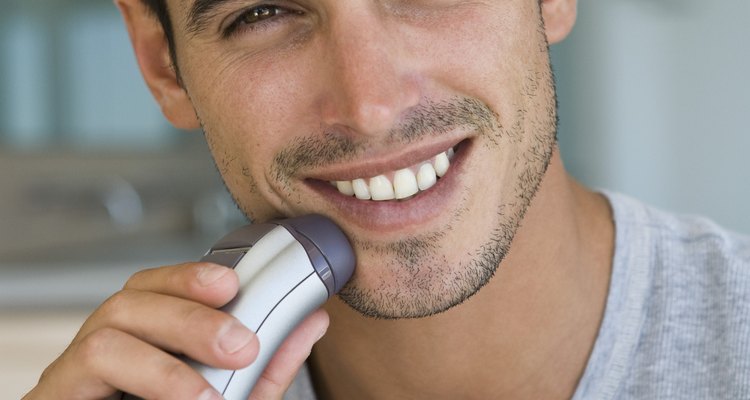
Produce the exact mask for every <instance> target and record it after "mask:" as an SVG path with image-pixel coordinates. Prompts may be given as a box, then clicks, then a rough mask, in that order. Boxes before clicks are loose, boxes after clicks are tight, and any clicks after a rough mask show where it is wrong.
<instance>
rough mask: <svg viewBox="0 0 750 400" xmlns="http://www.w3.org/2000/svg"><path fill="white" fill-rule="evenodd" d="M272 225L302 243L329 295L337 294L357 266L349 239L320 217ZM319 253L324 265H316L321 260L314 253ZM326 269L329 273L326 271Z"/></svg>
mask: <svg viewBox="0 0 750 400" xmlns="http://www.w3.org/2000/svg"><path fill="white" fill-rule="evenodd" d="M271 223H273V224H278V225H281V226H283V227H284V228H286V229H287V230H288V231H289V232H290V233H291V234H292V235H293V236H294V237H295V238H296V239H297V240H298V241H299V242H300V243H302V246H304V247H305V250H307V253H308V255H309V256H310V260H311V261H312V262H313V266H314V267H315V270H316V271H317V272H318V275H320V277H321V279H323V280H324V281H325V282H326V286H327V287H328V291H329V296H333V295H334V294H336V293H338V292H339V291H340V290H341V288H343V287H344V285H345V284H346V282H348V281H349V278H351V276H352V274H353V273H354V266H355V264H356V261H355V258H354V251H353V250H352V246H351V244H349V239H347V237H346V235H344V232H342V231H341V228H339V227H338V226H337V225H336V224H334V223H333V221H331V220H330V219H328V218H326V217H324V216H322V215H318V214H310V215H304V216H301V217H295V218H289V219H283V220H277V221H272V222H271ZM316 250H317V251H316ZM318 252H319V253H320V255H322V257H323V258H324V259H325V263H321V262H319V261H323V260H319V256H318V255H317V254H315V253H318ZM318 260H319V261H318ZM328 267H330V272H328V271H326V269H328ZM329 274H330V275H329ZM328 276H330V278H328Z"/></svg>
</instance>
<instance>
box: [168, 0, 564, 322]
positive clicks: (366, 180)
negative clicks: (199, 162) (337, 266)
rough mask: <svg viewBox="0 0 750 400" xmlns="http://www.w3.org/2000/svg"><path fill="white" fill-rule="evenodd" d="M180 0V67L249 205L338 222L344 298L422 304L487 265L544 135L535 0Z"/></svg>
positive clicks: (267, 212) (545, 79) (520, 206)
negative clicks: (350, 253)
mask: <svg viewBox="0 0 750 400" xmlns="http://www.w3.org/2000/svg"><path fill="white" fill-rule="evenodd" d="M194 2H200V0H170V4H169V5H170V9H171V10H173V11H172V20H173V21H174V22H173V25H174V30H175V44H176V49H177V51H176V53H177V60H178V66H179V69H180V71H181V75H182V79H183V83H184V87H185V89H186V91H187V93H188V94H189V95H190V98H191V99H192V103H193V106H194V108H195V111H196V114H197V115H198V117H199V118H200V120H201V122H202V125H203V128H204V130H205V135H206V138H207V141H208V143H209V146H210V148H211V151H212V153H213V156H214V158H215V160H216V164H217V166H218V168H219V169H220V171H221V174H222V176H223V178H224V180H225V183H226V185H227V187H228V188H229V190H230V191H231V192H232V194H233V196H234V198H235V200H236V201H237V204H238V205H239V206H240V207H241V209H242V210H243V211H244V212H245V213H246V214H247V215H248V216H249V217H250V218H252V219H253V220H255V221H264V220H267V219H269V218H274V217H281V216H293V215H301V214H307V213H319V214H324V215H327V216H329V217H330V218H332V219H333V220H334V221H336V222H337V223H338V224H339V225H340V226H341V227H342V228H343V229H344V231H345V232H346V233H347V235H348V236H349V238H350V239H351V240H352V242H353V244H354V247H355V252H356V255H357V259H358V266H357V270H356V272H355V275H354V278H353V280H352V281H351V282H350V284H349V285H348V286H347V287H346V288H345V289H344V291H343V293H342V298H343V299H344V300H345V301H347V302H348V303H349V304H350V305H352V306H353V307H354V308H356V309H357V310H359V311H361V312H363V313H365V314H368V315H373V316H378V317H415V316H424V315H430V314H432V313H435V312H439V311H442V310H444V309H447V308H448V307H450V306H452V305H455V304H457V303H459V302H461V301H462V300H464V299H465V298H467V297H468V296H470V295H472V294H473V293H475V292H476V291H477V290H478V289H479V287H481V286H482V285H484V284H485V283H486V282H487V280H488V279H489V278H490V277H491V276H492V274H493V273H494V271H495V269H496V268H497V267H498V265H499V263H500V261H501V260H502V258H503V257H504V255H505V253H506V252H507V250H508V248H509V246H510V242H511V240H512V238H513V236H514V234H515V231H516V228H517V226H518V224H519V221H520V219H521V218H522V217H523V214H524V212H525V209H526V207H527V206H528V204H529V202H530V200H531V198H532V197H533V195H534V193H535V191H536V188H537V186H538V184H539V182H540V180H541V177H542V176H543V174H544V171H545V169H546V167H547V164H548V162H549V158H550V155H551V152H552V149H553V147H554V135H555V118H556V117H555V101H554V89H553V83H552V76H551V72H550V67H549V62H548V53H547V46H546V40H545V33H544V29H543V27H542V23H541V16H540V9H539V4H538V2H537V1H536V0H511V1H496V0H486V1H459V0H414V1H404V0H378V1H375V0H289V1H278V2H271V3H273V4H274V5H266V6H253V5H251V4H249V3H248V2H247V1H244V0H229V1H224V2H220V1H214V2H208V4H211V3H213V4H214V6H213V7H195V6H194ZM191 8H192V9H193V11H192V12H191ZM443 153H446V154H448V153H451V154H452V153H455V155H451V160H450V166H449V167H448V168H447V171H445V169H446V168H445V158H444V156H443V155H442V154H443ZM436 156H439V158H442V160H440V161H435V159H436ZM425 165H430V166H425ZM422 169H423V172H422V173H421V174H420V170H422ZM431 169H432V170H434V169H437V170H438V172H439V173H440V175H443V176H442V177H438V178H435V173H433V172H432V171H431ZM402 170H409V171H411V172H407V171H402ZM399 171H400V172H399ZM443 173H444V174H443ZM420 175H421V176H420ZM373 177H378V178H376V179H371V178H373ZM414 180H417V185H416V190H417V191H416V193H415V187H414ZM434 180H436V182H433V181H434ZM394 181H396V182H395V184H394ZM331 182H344V183H342V184H340V187H341V189H342V190H343V191H344V192H345V193H342V192H341V191H340V190H338V188H337V187H334V186H333V185H332V184H331ZM352 183H353V184H354V186H355V187H357V189H358V190H357V194H358V195H359V197H366V196H365V194H366V193H365V192H369V194H370V195H371V196H375V197H376V198H378V199H379V198H381V197H384V198H389V197H390V191H394V192H395V193H394V195H397V196H398V197H403V196H406V197H405V198H403V199H392V200H372V199H371V200H364V199H359V198H357V196H352V195H351V193H350V192H349V188H348V186H350V185H351V184H352ZM420 187H421V188H423V189H425V190H422V189H420ZM389 188H390V189H389Z"/></svg>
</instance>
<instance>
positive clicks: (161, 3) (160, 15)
mask: <svg viewBox="0 0 750 400" xmlns="http://www.w3.org/2000/svg"><path fill="white" fill-rule="evenodd" d="M141 2H142V3H143V4H144V5H145V6H146V7H147V8H148V9H149V11H151V14H152V15H153V16H154V17H155V18H156V19H158V20H159V23H161V27H162V29H163V30H164V36H165V37H166V39H167V44H168V45H169V56H170V57H171V59H172V68H174V70H175V72H176V73H177V77H178V79H179V77H180V73H179V69H178V68H177V52H176V51H175V47H174V30H173V29H172V20H171V19H170V18H169V9H168V8H167V0H141Z"/></svg>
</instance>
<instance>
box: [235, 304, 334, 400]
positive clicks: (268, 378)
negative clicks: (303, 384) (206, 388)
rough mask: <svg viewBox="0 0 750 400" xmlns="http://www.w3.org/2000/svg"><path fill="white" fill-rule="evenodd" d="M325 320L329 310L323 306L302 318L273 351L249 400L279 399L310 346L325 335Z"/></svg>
mask: <svg viewBox="0 0 750 400" xmlns="http://www.w3.org/2000/svg"><path fill="white" fill-rule="evenodd" d="M328 323H329V317H328V313H326V312H325V311H324V310H323V309H320V310H317V311H315V312H314V313H312V314H310V315H309V316H308V317H307V318H306V319H305V320H304V321H302V323H300V325H299V326H298V327H297V328H295V330H294V331H292V333H291V334H290V335H289V336H288V337H287V338H286V340H284V343H282V344H281V346H280V347H279V349H278V350H277V351H276V354H274V356H273V358H272V359H271V361H270V362H269V363H268V366H267V367H266V369H265V371H263V374H262V375H261V376H260V378H259V379H258V382H256V384H255V387H254V388H253V391H252V393H251V394H250V398H249V400H270V399H274V400H276V399H281V398H282V397H283V396H284V393H285V392H286V391H287V389H288V388H289V386H291V385H292V381H293V380H294V377H295V376H296V375H297V372H298V371H299V369H300V368H301V367H302V364H303V363H304V362H305V360H306V359H307V357H309V356H310V352H311V351H312V347H313V345H314V344H315V343H316V342H317V341H318V340H320V338H322V337H323V335H324V334H325V332H326V330H327V329H328Z"/></svg>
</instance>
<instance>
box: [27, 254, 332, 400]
mask: <svg viewBox="0 0 750 400" xmlns="http://www.w3.org/2000/svg"><path fill="white" fill-rule="evenodd" d="M237 290H238V278H237V275H236V273H235V272H234V271H233V270H231V269H229V268H226V267H222V266H218V265H214V264H208V263H187V264H181V265H175V266H168V267H161V268H155V269H150V270H145V271H141V272H139V273H136V274H135V275H133V276H132V277H131V278H130V279H129V280H128V282H127V283H126V284H125V287H124V288H123V289H122V290H121V291H119V292H118V293H116V294H114V295H113V296H112V297H110V298H109V299H108V300H107V301H105V302H104V303H103V304H102V305H101V306H100V307H99V308H98V309H97V310H96V311H94V313H93V314H92V315H91V316H90V317H89V318H88V319H87V320H86V322H85V323H84V325H83V326H82V327H81V330H80V331H79V332H78V334H77V335H76V337H75V338H74V339H73V341H72V342H71V344H70V345H69V346H68V348H67V349H66V350H65V351H64V352H63V354H62V355H61V356H60V357H59V358H58V359H57V360H55V361H54V362H53V363H52V364H51V365H50V366H49V367H47V369H46V370H45V371H44V373H43V374H42V376H41V378H40V379H39V383H38V384H37V386H36V387H34V388H33V389H32V391H31V392H30V393H28V394H27V395H26V396H25V397H24V400H36V399H45V400H46V399H81V400H89V399H91V400H93V399H104V398H108V397H110V396H114V395H115V394H116V393H117V392H118V391H125V392H128V393H131V394H133V395H136V396H139V397H142V398H145V399H202V400H203V399H205V400H208V399H221V396H220V395H219V394H218V393H216V392H215V391H214V390H213V389H212V388H211V386H210V385H209V384H208V383H207V382H206V381H205V380H204V379H203V377H202V376H200V374H198V373H197V372H195V371H194V370H193V369H192V368H190V367H189V366H188V365H187V364H185V363H184V362H183V361H182V360H180V359H179V358H178V357H177V356H175V355H174V354H185V355H186V356H187V357H189V358H191V359H194V360H197V361H199V362H201V363H204V364H207V365H210V366H212V367H216V368H223V369H240V368H244V367H246V366H248V365H250V363H252V361H253V360H254V359H255V357H256V356H257V354H258V340H257V338H256V336H255V335H254V334H253V333H252V332H251V331H250V330H248V329H247V328H245V327H244V326H242V324H241V323H239V321H237V320H236V319H235V318H234V317H232V316H231V315H229V314H226V313H224V312H221V311H219V310H216V308H218V307H221V306H223V305H225V304H226V303H228V302H229V301H230V300H231V299H232V298H233V297H234V296H235V295H236V294H237ZM327 327H328V315H327V314H326V313H325V312H324V311H322V310H319V311H316V312H315V313H313V314H311V315H310V316H309V317H308V318H307V319H305V320H304V321H303V322H302V323H301V324H300V326H298V327H297V329H295V330H294V331H293V332H292V334H291V335H289V337H288V338H287V339H286V341H285V342H284V343H283V344H282V345H281V347H280V348H279V350H278V352H277V353H276V355H275V356H274V358H273V359H272V360H271V362H270V363H269V365H268V367H267V368H266V370H265V372H264V373H263V375H262V376H261V378H260V379H259V381H258V383H257V384H256V386H255V388H254V390H253V393H252V395H251V398H252V399H257V400H260V399H263V400H267V399H269V400H270V399H281V398H282V396H283V394H284V392H286V390H287V388H288V387H289V385H291V383H292V380H293V379H294V376H295V375H296V373H297V371H298V370H299V368H300V367H301V366H302V363H303V362H304V361H305V359H306V358H307V356H308V355H309V354H310V351H311V349H312V346H313V344H314V343H315V342H316V341H317V340H318V339H320V337H321V336H322V335H323V333H325V330H326V329H327Z"/></svg>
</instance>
